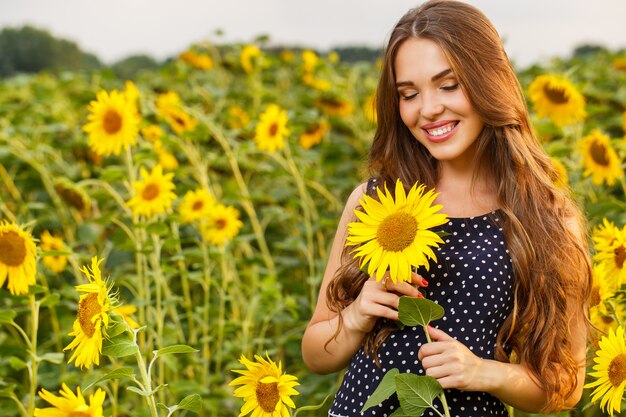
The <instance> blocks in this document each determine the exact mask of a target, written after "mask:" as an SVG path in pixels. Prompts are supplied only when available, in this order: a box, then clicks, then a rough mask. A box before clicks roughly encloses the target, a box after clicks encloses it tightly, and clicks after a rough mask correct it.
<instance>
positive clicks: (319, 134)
mask: <svg viewBox="0 0 626 417" xmlns="http://www.w3.org/2000/svg"><path fill="white" fill-rule="evenodd" d="M329 128H330V126H329V125H328V123H326V122H324V121H322V122H319V123H314V124H313V125H311V126H310V127H309V128H308V129H307V130H306V132H304V133H303V134H302V135H300V146H302V147H303V148H304V149H311V148H312V147H313V145H317V144H318V143H320V142H321V141H322V139H323V138H324V135H325V134H326V132H327V131H328V129H329Z"/></svg>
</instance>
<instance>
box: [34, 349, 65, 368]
mask: <svg viewBox="0 0 626 417" xmlns="http://www.w3.org/2000/svg"><path fill="white" fill-rule="evenodd" d="M64 356H65V355H64V354H63V353H58V352H48V353H44V354H43V355H41V356H40V357H39V360H41V361H46V362H50V363H55V364H57V365H58V364H60V363H61V362H63V357H64Z"/></svg>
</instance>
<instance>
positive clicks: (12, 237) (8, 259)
mask: <svg viewBox="0 0 626 417" xmlns="http://www.w3.org/2000/svg"><path fill="white" fill-rule="evenodd" d="M24 258H26V244H25V242H24V238H22V237H21V236H20V235H19V234H17V233H15V232H14V231H12V230H9V231H7V232H6V233H3V234H0V263H3V264H5V265H8V266H20V265H22V263H23V262H24Z"/></svg>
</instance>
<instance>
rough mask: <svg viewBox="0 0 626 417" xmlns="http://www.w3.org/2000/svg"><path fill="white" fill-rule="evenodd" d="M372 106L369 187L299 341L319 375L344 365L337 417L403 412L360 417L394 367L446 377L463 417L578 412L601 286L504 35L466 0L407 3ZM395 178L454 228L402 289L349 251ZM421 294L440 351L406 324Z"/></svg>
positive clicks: (341, 237)
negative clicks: (403, 313) (594, 285)
mask: <svg viewBox="0 0 626 417" xmlns="http://www.w3.org/2000/svg"><path fill="white" fill-rule="evenodd" d="M376 103H377V112H378V113H377V114H378V128H377V131H376V134H375V137H374V142H373V144H372V148H371V151H370V156H369V169H370V172H371V174H372V179H370V180H369V181H368V182H367V183H365V184H361V185H359V186H358V187H357V188H356V189H355V190H354V192H353V193H352V194H351V196H350V197H349V199H348V202H347V204H346V207H345V209H344V212H343V215H342V217H341V219H340V221H339V226H338V229H337V233H336V236H335V240H334V243H333V246H332V250H331V253H330V257H329V260H328V265H327V268H326V272H325V275H324V280H323V282H322V285H321V289H320V294H319V299H318V304H317V307H316V309H315V312H314V314H313V317H312V319H311V321H310V323H309V326H308V327H307V329H306V332H305V334H304V337H303V340H302V354H303V358H304V361H305V362H306V364H307V365H308V366H309V368H310V369H311V370H312V371H314V372H318V373H329V372H336V371H339V370H341V369H343V368H345V367H346V366H348V370H347V372H346V374H345V376H344V379H343V383H342V385H341V387H340V389H339V392H338V394H337V396H336V398H335V402H334V404H333V406H332V407H331V409H330V415H332V416H355V415H368V416H369V415H376V416H381V415H382V416H384V415H391V414H392V413H393V412H394V410H396V409H397V407H398V400H397V398H396V397H395V396H392V397H391V398H390V399H388V400H386V401H384V402H383V403H382V404H380V405H379V406H377V407H373V408H370V409H368V410H367V411H366V412H365V413H364V414H361V413H360V411H361V408H362V407H363V404H364V403H365V401H366V400H367V398H368V397H369V396H370V395H371V393H372V392H373V391H374V390H375V388H376V386H377V385H378V383H379V382H380V379H382V376H383V375H384V374H385V372H386V371H388V370H389V369H391V368H394V367H395V368H398V369H399V370H400V372H413V373H417V374H421V375H424V374H425V375H429V376H432V377H434V378H436V379H437V380H438V381H439V383H440V384H441V385H442V387H443V388H444V389H445V390H446V396H447V402H448V405H449V407H450V410H451V415H452V416H455V415H456V416H463V415H467V416H469V415H472V416H476V415H506V408H505V406H504V405H503V403H506V404H509V405H511V406H513V407H515V408H518V409H521V410H524V411H527V412H540V411H544V412H545V411H553V410H560V409H564V408H568V407H572V406H574V405H575V404H576V403H577V402H578V400H579V399H580V396H581V393H582V387H583V383H584V375H585V353H586V342H587V333H588V319H587V314H586V305H587V299H588V295H589V291H590V287H591V285H590V283H591V272H590V261H589V254H588V248H587V246H586V239H585V236H584V232H583V231H584V221H583V218H582V216H581V214H580V212H579V210H578V209H577V207H576V206H575V205H574V203H573V202H572V201H571V199H570V196H569V194H568V193H567V192H566V191H564V190H562V189H559V188H557V187H555V185H554V180H555V179H556V178H557V173H556V172H555V170H554V169H553V167H552V165H551V162H550V159H549V157H548V156H547V155H546V154H545V152H544V151H543V149H542V147H541V146H540V144H539V143H538V142H537V140H536V138H535V136H534V134H533V132H532V129H531V125H530V120H529V116H528V111H527V108H526V105H525V101H524V97H523V94H522V90H521V87H520V85H519V82H518V80H517V78H516V76H515V72H514V71H513V68H512V66H511V64H510V62H509V60H508V58H507V56H506V53H505V51H504V48H503V46H502V43H501V41H500V38H499V36H498V33H497V32H496V30H495V28H494V27H493V25H492V24H491V23H490V22H489V20H488V19H487V18H486V17H485V16H484V15H483V14H482V13H481V12H480V11H478V10H477V9H475V8H474V7H472V6H470V5H467V4H465V3H461V2H457V1H451V0H450V1H446V0H435V1H429V2H427V3H425V4H423V5H422V6H421V7H419V8H417V9H413V10H410V11H409V12H408V13H407V14H406V15H405V16H403V17H402V18H401V20H400V21H399V22H398V24H397V25H396V26H395V28H394V30H393V32H392V34H391V36H390V39H389V43H388V46H387V49H386V51H385V61H384V66H383V69H382V74H381V78H380V82H379V85H378V90H377V97H376ZM397 178H400V179H401V180H402V183H403V184H405V185H407V186H411V185H412V184H414V183H416V182H419V183H422V184H426V185H427V187H429V188H435V189H436V191H437V192H438V193H439V195H438V197H437V199H436V201H435V203H438V204H442V205H443V210H442V211H443V212H445V213H446V214H447V215H448V217H449V223H448V224H447V225H445V226H444V227H443V230H444V231H446V232H448V233H449V235H448V236H447V237H446V238H445V244H442V245H441V246H440V248H438V249H437V258H438V262H437V263H436V264H434V263H433V264H431V265H430V269H429V272H426V270H425V269H423V268H422V269H421V270H420V271H418V272H419V273H420V274H419V275H418V274H414V275H413V281H412V283H407V282H404V283H395V284H392V283H391V281H387V280H386V279H385V278H383V279H382V280H378V281H377V280H376V279H375V277H369V276H367V275H366V274H365V273H363V272H361V271H360V270H359V267H358V262H357V261H355V260H354V259H352V256H351V254H350V251H351V250H352V249H354V248H352V247H351V248H349V249H344V248H345V242H346V237H347V224H348V223H349V222H351V221H355V220H356V217H355V216H354V214H353V212H354V209H355V208H358V206H359V199H361V198H362V196H363V194H365V193H368V194H369V195H370V196H372V197H374V196H375V195H376V193H375V192H373V191H374V190H375V188H376V186H382V184H383V183H384V184H386V185H387V186H388V187H392V186H393V184H395V182H396V179H397ZM427 274H428V275H427ZM422 276H423V277H422ZM411 284H413V285H411ZM420 290H421V291H422V292H423V293H424V295H425V296H426V297H427V298H429V299H431V300H434V301H435V302H437V303H439V304H440V305H442V306H443V307H444V309H445V311H446V315H445V316H444V317H443V318H442V319H441V320H438V321H435V322H433V327H430V328H429V332H430V336H431V338H432V339H433V342H431V343H427V341H426V339H425V337H424V335H423V331H422V329H421V328H409V327H405V328H403V329H399V327H398V326H397V323H396V321H397V320H398V313H397V308H398V300H399V297H400V296H401V295H409V296H420ZM426 415H434V414H433V412H432V411H427V412H426Z"/></svg>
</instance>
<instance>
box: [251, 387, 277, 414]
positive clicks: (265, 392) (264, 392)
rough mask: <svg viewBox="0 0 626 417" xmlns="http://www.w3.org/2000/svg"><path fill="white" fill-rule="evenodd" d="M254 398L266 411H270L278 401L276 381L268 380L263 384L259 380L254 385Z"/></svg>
mask: <svg viewBox="0 0 626 417" xmlns="http://www.w3.org/2000/svg"><path fill="white" fill-rule="evenodd" d="M256 400H257V401H258V403H259V405H260V406H261V408H262V409H263V411H265V412H266V413H271V412H273V411H274V410H275V409H276V404H278V401H280V393H279V392H278V383H276V382H270V383H269V384H264V383H263V382H259V383H258V384H257V386H256Z"/></svg>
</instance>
